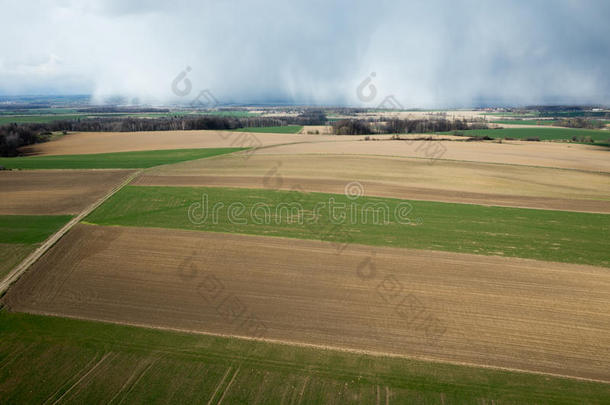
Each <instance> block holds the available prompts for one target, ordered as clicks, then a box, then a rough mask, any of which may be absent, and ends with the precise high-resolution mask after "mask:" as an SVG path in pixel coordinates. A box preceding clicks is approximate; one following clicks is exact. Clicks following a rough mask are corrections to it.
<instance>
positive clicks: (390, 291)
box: [4, 224, 610, 381]
mask: <svg viewBox="0 0 610 405" xmlns="http://www.w3.org/2000/svg"><path fill="white" fill-rule="evenodd" d="M337 252H338V250H337V247H336V246H335V245H332V244H328V243H323V242H315V241H300V240H291V239H280V238H265V237H255V236H240V235H224V234H214V233H205V232H189V231H177V230H161V229H136V228H121V227H96V226H89V225H82V224H81V225H78V226H76V227H75V228H73V229H72V231H70V233H69V234H68V235H66V236H65V237H64V238H63V239H62V240H61V241H60V242H59V243H58V244H57V245H55V246H54V247H53V248H52V249H51V250H50V251H49V252H47V254H46V255H45V256H44V257H43V258H41V260H39V261H38V262H37V263H36V264H34V266H33V267H32V268H31V269H30V270H29V271H28V272H26V274H24V275H23V277H22V278H21V279H20V280H19V281H18V282H17V283H16V284H15V285H14V286H13V288H11V289H10V290H9V292H8V293H7V295H6V296H5V297H4V301H5V303H6V304H7V305H8V306H9V307H10V308H11V309H13V310H18V311H27V312H34V313H48V314H56V315H65V316H74V317H80V318H87V319H97V320H106V321H111V322H112V321H115V322H127V323H136V324H142V323H146V324H149V325H151V326H159V327H168V328H178V329H184V330H192V331H200V332H209V333H221V334H234V335H240V336H252V335H255V336H259V337H264V338H268V339H278V340H283V341H291V342H300V343H309V344H316V345H326V346H333V347H343V348H349V349H356V350H369V351H378V352H385V353H393V354H399V355H408V356H417V357H422V358H430V359H438V360H445V361H453V362H467V363H475V364H482V365H488V366H496V367H510V368H517V369H524V370H532V371H539V372H549V373H557V374H564V375H569V376H576V377H583V378H593V379H600V380H605V381H610V362H609V360H610V349H609V348H610V274H609V273H608V271H607V269H603V268H596V267H590V266H580V265H568V264H558V263H547V262H537V261H532V260H523V259H507V258H500V257H485V256H473V255H464V254H452V253H445V252H431V251H423V250H422V251H420V250H407V249H404V250H401V249H391V248H371V247H363V246H355V245H352V246H349V247H348V248H347V249H346V250H344V251H342V252H341V254H338V253H337ZM371 255H372V256H371ZM367 258H369V259H370V261H367ZM371 261H372V263H373V264H374V267H371V266H370V263H371ZM399 285H400V287H401V288H398V286H399ZM402 300H406V301H403V305H398V304H399V303H400V302H401V301H402ZM406 303H408V304H409V305H406ZM246 320H249V322H250V323H244V321H246ZM256 320H258V321H260V322H263V324H264V327H261V328H258V329H256V328H251V326H252V323H251V322H253V321H256ZM424 320H426V321H424ZM258 321H256V322H258ZM420 321H421V322H420ZM256 324H257V325H259V326H261V324H260V323H256ZM426 325H427V326H426ZM431 325H432V326H431ZM443 331H444V332H443ZM261 332H262V333H261Z"/></svg>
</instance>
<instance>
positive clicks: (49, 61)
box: [0, 0, 610, 107]
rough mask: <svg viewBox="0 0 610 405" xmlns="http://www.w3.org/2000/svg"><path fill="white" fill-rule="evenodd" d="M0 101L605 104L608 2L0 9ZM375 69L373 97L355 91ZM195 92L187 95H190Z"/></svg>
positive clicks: (87, 4) (0, 5)
mask: <svg viewBox="0 0 610 405" xmlns="http://www.w3.org/2000/svg"><path fill="white" fill-rule="evenodd" d="M0 9H1V10H2V15H3V16H5V22H6V23H5V25H4V26H3V35H2V37H3V39H2V41H1V42H0V51H1V52H0V55H1V56H0V93H3V94H19V93H30V94H32V93H44V92H46V93H92V94H94V95H95V96H96V98H97V99H98V100H103V99H104V98H105V97H107V96H111V95H123V96H126V97H128V98H130V99H131V98H136V97H137V98H138V99H139V100H140V101H144V102H150V103H165V102H184V101H185V98H184V97H178V96H176V95H175V94H174V93H172V91H171V83H172V80H173V79H174V78H175V77H176V75H178V74H179V73H180V72H181V71H183V70H184V69H185V68H186V67H187V66H189V67H191V70H190V72H189V73H188V76H187V77H188V78H189V80H190V81H191V83H192V86H193V92H194V93H195V92H196V91H197V90H200V89H206V88H209V89H210V90H211V91H212V92H213V94H214V95H215V96H216V98H218V99H219V100H220V101H221V102H225V103H231V102H232V103H255V102H256V103H265V102H286V103H316V104H349V105H371V106H372V105H373V104H375V103H377V102H380V101H381V100H382V98H383V97H384V96H387V95H391V94H392V95H395V97H396V99H397V100H399V102H400V103H401V104H402V105H404V106H405V107H416V106H419V107H431V106H438V107H442V106H469V105H473V104H478V103H497V104H530V103H543V102H544V103H549V102H578V103H609V102H610V79H609V78H608V76H609V75H608V74H607V71H608V67H609V66H610V28H609V27H610V24H608V20H610V2H607V1H603V0H600V1H592V0H591V1H587V0H585V1H533V2H532V1H512V2H484V1H411V2H404V1H381V2H364V1H361V2H359V1H335V2H329V1H256V2H253V1H222V2H221V1H217V2H212V1H184V0H183V1H177V2H166V1H129V2H127V1H101V0H100V1H69V0H64V1H55V2H51V1H38V2H35V1H32V2H26V1H24V2H9V1H0ZM372 72H374V73H375V77H374V78H373V80H372V82H371V84H373V85H374V86H375V88H376V89H377V92H378V97H377V98H376V99H375V100H373V101H371V102H369V103H363V102H362V101H361V100H360V99H359V98H358V97H357V94H356V88H357V86H358V85H359V84H360V83H361V82H362V81H363V80H364V79H366V78H367V77H368V76H369V75H370V74H371V73H372ZM193 95H195V94H193Z"/></svg>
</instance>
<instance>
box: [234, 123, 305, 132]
mask: <svg viewBox="0 0 610 405" xmlns="http://www.w3.org/2000/svg"><path fill="white" fill-rule="evenodd" d="M302 129H303V127H302V126H300V125H286V126H283V127H248V128H238V129H232V131H236V132H259V133H265V134H296V133H298V132H300V131H301V130H302Z"/></svg>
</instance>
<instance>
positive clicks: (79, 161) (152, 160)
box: [0, 148, 245, 169]
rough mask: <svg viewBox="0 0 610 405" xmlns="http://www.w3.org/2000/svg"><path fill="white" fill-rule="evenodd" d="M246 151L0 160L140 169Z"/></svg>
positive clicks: (35, 165)
mask: <svg viewBox="0 0 610 405" xmlns="http://www.w3.org/2000/svg"><path fill="white" fill-rule="evenodd" d="M244 149H245V148H208V149H172V150H150V151H141V152H118V153H98V154H91V155H57V156H26V157H12V158H0V166H4V167H6V168H9V169H137V168H147V167H153V166H158V165H165V164H171V163H178V162H183V161H186V160H195V159H202V158H207V157H211V156H216V155H222V154H225V153H232V152H237V151H240V150H244Z"/></svg>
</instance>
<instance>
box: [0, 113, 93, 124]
mask: <svg viewBox="0 0 610 405" xmlns="http://www.w3.org/2000/svg"><path fill="white" fill-rule="evenodd" d="M84 117H86V116H85V115H81V114H70V115H54V114H38V115H13V116H0V125H6V124H13V123H15V124H26V123H37V124H41V123H47V122H53V121H64V120H75V119H78V118H84Z"/></svg>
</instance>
